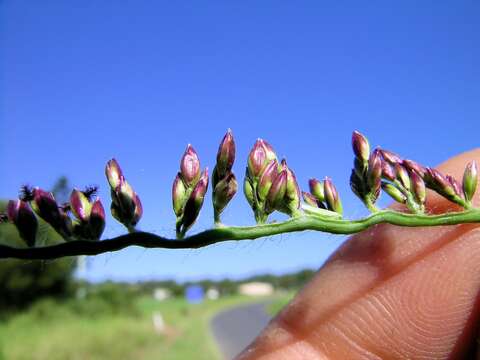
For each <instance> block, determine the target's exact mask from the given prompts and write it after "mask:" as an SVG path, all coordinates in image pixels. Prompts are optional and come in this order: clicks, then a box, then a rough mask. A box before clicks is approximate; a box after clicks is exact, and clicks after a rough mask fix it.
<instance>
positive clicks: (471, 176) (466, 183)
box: [463, 161, 478, 201]
mask: <svg viewBox="0 0 480 360" xmlns="http://www.w3.org/2000/svg"><path fill="white" fill-rule="evenodd" d="M477 183H478V173H477V163H476V162H475V161H471V162H469V163H468V164H467V166H466V168H465V172H464V173H463V193H464V194H465V200H467V201H471V200H472V198H473V195H474V194H475V191H476V190H477Z"/></svg>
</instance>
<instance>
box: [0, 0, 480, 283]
mask: <svg viewBox="0 0 480 360" xmlns="http://www.w3.org/2000/svg"><path fill="white" fill-rule="evenodd" d="M479 11H480V5H479V3H478V2H475V1H455V2H448V3H447V2H445V3H443V2H436V1H422V2H418V1H402V2H396V3H393V2H380V1H371V2H357V1H351V2H334V4H332V3H328V4H327V3H323V2H319V1H300V2H279V1H263V2H258V1H243V2H225V1H203V2H194V1H192V2H189V1H187V2H167V1H141V0H137V1H123V2H114V1H82V2H69V1H22V0H16V1H13V0H10V1H9V0H5V1H2V3H1V5H0V41H1V44H2V52H1V54H2V55H1V57H0V166H1V168H2V169H3V171H2V176H0V198H13V197H15V196H16V194H17V191H18V187H19V185H21V184H23V183H25V182H28V183H30V184H33V185H39V186H41V187H45V188H48V187H50V186H51V185H52V184H53V183H54V181H55V179H56V178H57V177H58V176H60V175H67V176H68V177H69V179H70V181H71V183H72V184H74V185H75V186H78V187H82V186H84V185H87V184H99V185H100V186H101V191H100V196H101V198H102V199H103V201H104V202H106V203H108V202H109V194H108V191H107V190H108V189H107V184H106V181H105V179H104V170H103V169H104V165H105V162H106V161H107V160H108V159H110V158H111V157H113V156H114V157H116V158H117V159H118V160H119V162H120V164H121V165H122V168H123V169H124V172H125V174H126V176H127V179H128V180H129V182H130V183H131V184H132V185H133V186H134V188H135V190H136V191H137V192H138V193H139V195H140V196H141V198H142V200H143V204H144V212H145V215H144V218H143V220H142V221H141V223H140V228H141V229H143V230H147V231H154V232H157V233H160V234H163V235H172V234H173V228H174V215H173V211H172V209H171V199H170V193H171V184H172V181H173V179H174V177H175V174H176V172H177V171H178V170H177V169H178V166H179V160H180V157H181V155H182V153H183V151H184V149H185V146H186V145H187V143H192V144H193V146H194V147H195V149H196V150H197V152H198V153H199V156H200V159H201V162H202V166H209V167H210V168H213V165H214V159H215V154H216V151H217V147H218V143H219V141H220V140H221V138H222V136H223V134H224V133H225V131H226V129H227V128H229V127H230V128H232V129H233V132H234V136H235V139H236V143H237V160H236V163H235V166H234V170H235V172H236V174H237V176H238V177H239V179H243V173H244V166H245V163H246V157H247V154H248V151H249V149H250V148H251V146H252V144H253V142H254V141H255V139H256V138H257V137H262V138H265V139H267V140H268V141H269V142H270V143H271V144H272V145H273V146H274V148H275V149H276V151H277V153H278V155H279V156H285V157H286V158H287V159H288V162H289V165H290V166H291V167H292V168H293V170H294V171H295V172H296V174H297V178H298V180H299V182H300V184H301V186H302V187H304V188H305V187H306V184H307V180H308V178H309V177H311V176H315V177H318V178H323V177H324V176H325V175H328V176H331V177H332V178H333V180H334V182H335V183H336V185H337V188H338V190H339V192H340V195H341V197H342V199H343V203H344V208H345V212H346V216H348V217H357V216H362V215H365V214H366V211H365V210H364V209H363V207H362V205H361V204H360V202H359V201H358V200H356V199H355V197H354V196H353V195H352V193H351V192H350V189H349V186H348V177H349V173H350V168H351V163H352V152H351V147H350V136H351V132H352V130H354V129H358V130H360V131H362V132H363V133H364V134H366V135H367V136H368V138H369V139H370V141H371V143H372V145H382V146H384V147H385V148H388V149H392V150H394V151H396V152H398V153H400V154H401V155H403V156H405V157H409V158H414V159H417V160H419V161H421V162H423V163H425V164H426V165H435V164H437V163H439V162H441V161H443V160H444V159H446V158H448V157H450V156H452V155H454V154H456V153H459V152H462V151H465V150H468V149H471V148H474V147H477V146H478V143H479V140H478V137H479V136H478V133H479V130H480V126H479V125H478V122H479V119H480V101H479V100H480V70H479V69H480V68H479V65H478V64H480V48H479V46H478V44H479V43H480V23H479V22H478V16H479ZM383 203H388V201H387V200H386V199H384V200H383ZM278 218H279V219H281V218H282V217H281V216H279V217H278ZM108 220H109V221H108V225H107V229H106V233H105V235H106V236H107V237H110V236H115V235H117V234H120V233H122V232H123V229H122V227H121V225H119V224H117V223H115V222H114V220H113V219H111V217H110V218H109V219H108ZM224 221H225V222H226V223H230V224H252V223H253V218H252V215H251V210H250V209H249V208H248V205H247V203H246V201H245V200H244V197H243V194H242V193H241V192H240V193H239V194H238V195H237V197H236V198H235V199H234V200H233V202H232V204H231V205H230V206H229V208H228V210H227V211H226V213H225V216H224ZM211 223H212V210H211V203H210V192H209V194H208V200H207V201H206V202H205V204H204V209H203V211H202V213H201V217H200V219H199V221H198V223H197V225H196V226H195V227H194V228H193V229H192V230H191V232H196V231H199V230H202V229H205V228H208V227H209V226H210V225H211ZM343 240H344V239H343V238H342V237H339V236H333V235H328V234H320V233H302V234H289V235H282V236H276V237H272V238H267V239H260V240H257V241H247V242H241V243H234V242H228V243H225V244H220V245H214V246H210V247H208V248H204V249H200V250H175V251H174V250H144V249H139V248H131V249H127V250H123V251H121V252H117V253H114V254H108V255H102V256H97V257H95V258H90V259H89V260H88V264H89V266H88V269H87V271H86V272H85V273H83V274H82V275H81V276H85V277H87V278H89V279H92V280H102V279H107V278H109V279H119V280H120V279H121V280H132V281H133V280H138V279H147V278H176V279H179V280H186V279H199V278H205V277H212V278H222V277H224V276H230V277H242V276H246V275H250V274H255V273H258V272H266V271H272V272H275V273H285V272H289V271H294V270H297V269H299V268H303V267H312V268H318V267H319V266H320V265H321V264H322V262H323V261H324V260H325V258H326V257H327V256H328V255H329V254H330V253H331V252H332V251H333V250H334V249H335V248H336V247H337V246H338V245H339V244H340V243H341V242H342V241H343Z"/></svg>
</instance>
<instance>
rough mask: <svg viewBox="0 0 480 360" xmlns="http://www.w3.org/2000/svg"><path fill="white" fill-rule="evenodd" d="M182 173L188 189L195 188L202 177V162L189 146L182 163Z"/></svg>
mask: <svg viewBox="0 0 480 360" xmlns="http://www.w3.org/2000/svg"><path fill="white" fill-rule="evenodd" d="M180 173H181V174H182V178H183V181H184V182H185V185H186V186H187V187H191V186H193V185H194V184H195V183H196V181H197V180H198V178H199V177H200V161H199V160H198V155H197V152H196V151H195V149H194V148H193V146H192V145H190V144H188V146H187V149H186V150H185V153H184V154H183V156H182V160H181V162H180Z"/></svg>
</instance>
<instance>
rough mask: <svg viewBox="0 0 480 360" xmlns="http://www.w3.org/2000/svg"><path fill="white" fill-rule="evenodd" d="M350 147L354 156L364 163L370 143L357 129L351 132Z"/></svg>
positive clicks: (366, 159) (368, 153) (368, 152)
mask: <svg viewBox="0 0 480 360" xmlns="http://www.w3.org/2000/svg"><path fill="white" fill-rule="evenodd" d="M352 148H353V152H354V153H355V156H356V157H357V158H358V159H360V160H361V161H362V162H364V163H366V162H367V161H368V157H369V156H370V145H369V144H368V140H367V138H366V137H365V136H363V135H362V134H361V133H359V132H358V131H354V132H353V134H352Z"/></svg>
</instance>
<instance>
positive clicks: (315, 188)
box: [308, 178, 325, 202]
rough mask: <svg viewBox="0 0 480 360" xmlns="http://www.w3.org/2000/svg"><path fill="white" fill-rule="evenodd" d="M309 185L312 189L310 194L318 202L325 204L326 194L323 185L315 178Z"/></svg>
mask: <svg viewBox="0 0 480 360" xmlns="http://www.w3.org/2000/svg"><path fill="white" fill-rule="evenodd" d="M308 185H309V187H310V193H311V194H312V195H313V196H314V197H315V198H316V199H317V201H320V202H324V201H325V193H324V189H323V183H322V182H321V181H318V180H317V179H315V178H312V179H310V180H309V181H308Z"/></svg>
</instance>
